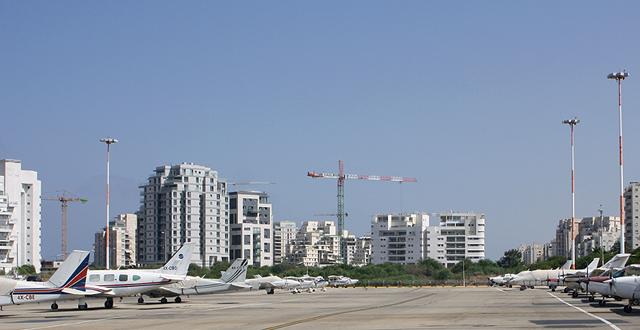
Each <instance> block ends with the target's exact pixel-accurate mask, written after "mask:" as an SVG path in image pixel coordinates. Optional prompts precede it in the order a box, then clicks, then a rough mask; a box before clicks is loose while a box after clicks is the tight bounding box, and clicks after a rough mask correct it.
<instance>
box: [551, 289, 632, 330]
mask: <svg viewBox="0 0 640 330" xmlns="http://www.w3.org/2000/svg"><path fill="white" fill-rule="evenodd" d="M547 293H548V294H549V295H550V296H552V297H554V298H556V299H558V300H559V301H560V302H562V303H563V304H565V305H567V306H571V307H573V308H575V309H577V310H579V311H581V312H583V313H585V314H587V315H589V316H591V317H593V318H594V319H598V320H600V321H602V323H604V324H606V325H608V326H610V327H611V328H612V329H616V330H621V329H620V328H618V326H616V325H615V324H613V323H611V322H609V321H608V320H606V319H604V318H602V317H600V316H597V315H594V314H591V313H589V312H587V311H585V310H584V309H582V308H580V307H578V306H574V305H572V304H570V303H568V302H566V301H564V300H562V299H561V298H560V297H558V296H556V295H555V294H553V293H551V292H547Z"/></svg>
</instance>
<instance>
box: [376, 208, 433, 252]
mask: <svg viewBox="0 0 640 330" xmlns="http://www.w3.org/2000/svg"><path fill="white" fill-rule="evenodd" d="M428 225H429V215H428V214H426V213H414V214H378V215H376V216H374V218H373V221H372V223H371V263H373V264H383V263H387V262H390V263H399V264H413V263H417V262H419V261H420V260H422V259H423V258H424V255H425V251H426V250H425V247H426V244H425V243H424V232H425V230H426V228H427V226H428Z"/></svg>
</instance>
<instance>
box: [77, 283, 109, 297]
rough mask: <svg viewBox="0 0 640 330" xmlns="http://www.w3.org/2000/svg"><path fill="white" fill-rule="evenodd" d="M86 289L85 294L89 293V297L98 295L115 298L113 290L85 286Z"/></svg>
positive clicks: (96, 286)
mask: <svg viewBox="0 0 640 330" xmlns="http://www.w3.org/2000/svg"><path fill="white" fill-rule="evenodd" d="M84 289H85V292H87V295H89V296H93V295H97V294H100V295H104V296H108V297H109V296H114V293H113V290H111V289H109V288H105V287H102V286H98V285H85V287H84Z"/></svg>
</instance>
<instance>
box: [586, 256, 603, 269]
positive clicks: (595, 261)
mask: <svg viewBox="0 0 640 330" xmlns="http://www.w3.org/2000/svg"><path fill="white" fill-rule="evenodd" d="M599 262H600V258H593V260H592V261H591V263H590V264H589V265H588V266H587V268H586V269H587V270H594V269H596V268H598V263H599Z"/></svg>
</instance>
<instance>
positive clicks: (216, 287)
mask: <svg viewBox="0 0 640 330" xmlns="http://www.w3.org/2000/svg"><path fill="white" fill-rule="evenodd" d="M248 267H249V261H248V260H247V259H236V260H235V261H234V262H233V264H231V266H230V267H229V268H228V269H227V270H226V271H223V272H221V273H222V277H220V279H209V278H202V277H195V276H187V278H186V279H185V280H184V281H181V282H177V283H173V284H171V285H167V286H163V287H160V288H158V289H155V290H151V291H148V292H146V293H145V295H147V296H149V297H153V298H162V299H160V302H161V303H163V304H164V303H166V302H167V297H175V299H174V301H175V302H176V303H180V302H182V298H180V296H189V295H200V294H212V293H222V292H229V291H238V290H243V289H246V290H248V289H251V288H252V287H251V286H250V285H247V284H245V283H244V281H245V278H246V276H247V268H248Z"/></svg>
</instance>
